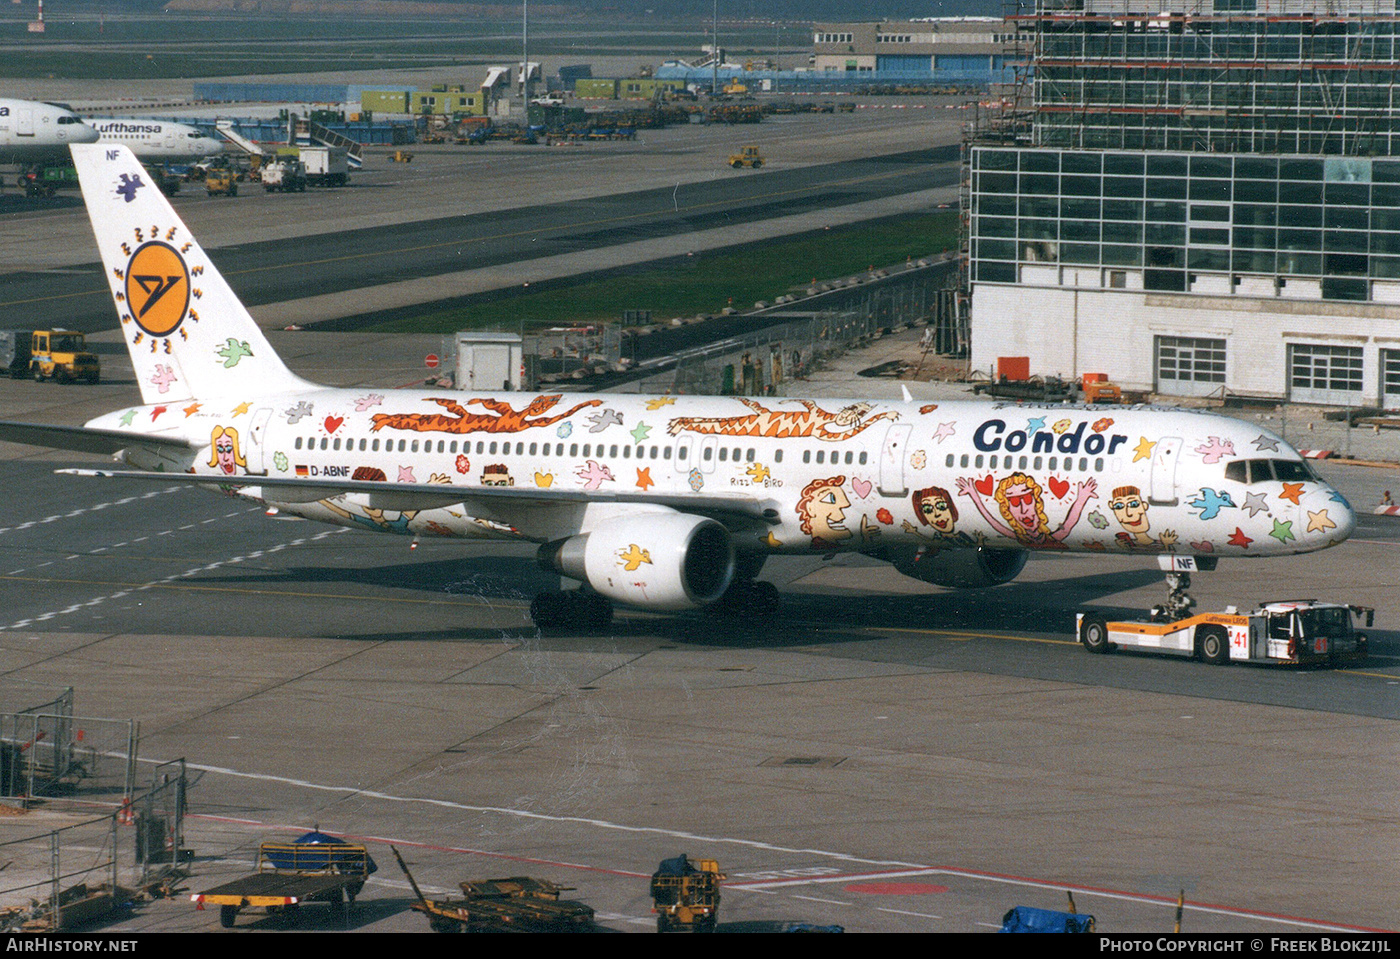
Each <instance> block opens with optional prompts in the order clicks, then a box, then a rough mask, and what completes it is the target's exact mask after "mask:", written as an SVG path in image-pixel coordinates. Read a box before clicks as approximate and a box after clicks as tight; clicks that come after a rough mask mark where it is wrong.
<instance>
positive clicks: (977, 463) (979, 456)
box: [972, 453, 982, 470]
mask: <svg viewBox="0 0 1400 959" xmlns="http://www.w3.org/2000/svg"><path fill="white" fill-rule="evenodd" d="M972 466H973V468H974V469H979V470H980V469H981V468H982V454H981V453H978V454H977V458H976V459H975V460H973V461H972Z"/></svg>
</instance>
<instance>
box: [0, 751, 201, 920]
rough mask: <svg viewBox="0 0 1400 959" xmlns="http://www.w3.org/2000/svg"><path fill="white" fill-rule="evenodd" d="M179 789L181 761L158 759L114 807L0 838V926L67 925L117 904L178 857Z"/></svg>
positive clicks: (181, 830)
mask: <svg viewBox="0 0 1400 959" xmlns="http://www.w3.org/2000/svg"><path fill="white" fill-rule="evenodd" d="M186 790H187V780H186V776H185V762H184V760H183V759H181V760H177V761H175V762H172V763H165V764H163V765H160V766H157V767H156V768H155V771H154V773H153V774H152V777H151V786H150V788H149V789H148V790H147V791H146V792H145V793H144V794H143V795H141V796H138V797H136V798H135V799H134V800H131V799H124V800H123V801H121V802H120V803H114V805H116V807H117V808H116V809H115V811H114V812H111V813H109V814H107V815H104V816H98V817H93V818H85V819H80V820H79V821H75V822H71V823H69V824H67V825H63V826H60V827H58V828H55V829H51V830H49V831H46V832H37V831H36V832H32V833H30V834H28V835H26V836H24V837H21V838H17V839H12V840H10V841H8V842H4V843H0V862H4V863H5V868H4V871H3V873H0V929H3V930H5V931H21V930H24V931H51V930H58V929H73V928H77V927H79V926H82V925H84V924H86V923H89V922H92V921H96V920H98V919H100V918H102V917H103V916H106V915H108V914H110V913H111V912H113V911H114V910H118V909H121V908H123V907H124V906H125V905H126V904H127V903H128V902H129V901H130V900H131V898H132V896H133V894H132V892H131V890H134V889H141V888H145V887H148V886H149V885H151V884H152V882H153V879H154V878H155V876H156V874H157V873H159V872H162V871H170V870H173V869H175V868H176V867H177V866H178V864H179V863H180V862H181V861H182V860H183V859H184V858H185V857H184V856H183V855H182V850H183V836H184V814H185V795H186ZM59 805H61V804H59ZM46 812H50V813H52V814H53V815H56V816H64V815H65V813H63V812H62V810H61V809H60V808H57V807H55V808H52V809H46ZM132 827H134V829H133V828H132Z"/></svg>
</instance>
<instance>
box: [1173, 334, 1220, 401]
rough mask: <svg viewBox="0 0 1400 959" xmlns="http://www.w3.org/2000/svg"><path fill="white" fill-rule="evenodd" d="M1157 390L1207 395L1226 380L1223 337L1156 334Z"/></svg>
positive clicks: (1186, 394) (1180, 394)
mask: <svg viewBox="0 0 1400 959" xmlns="http://www.w3.org/2000/svg"><path fill="white" fill-rule="evenodd" d="M1156 346H1157V391H1158V392H1160V393H1166V394H1168V395H1171V396H1207V395H1209V394H1211V393H1214V392H1216V391H1218V390H1219V389H1220V387H1221V386H1222V385H1223V384H1224V383H1225V341H1224V340H1223V339H1212V338H1208V337H1201V336H1159V337H1157V338H1156Z"/></svg>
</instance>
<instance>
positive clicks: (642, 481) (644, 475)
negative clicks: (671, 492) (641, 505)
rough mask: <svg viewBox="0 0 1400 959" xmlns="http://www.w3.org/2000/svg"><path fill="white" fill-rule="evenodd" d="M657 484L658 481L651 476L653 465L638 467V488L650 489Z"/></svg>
mask: <svg viewBox="0 0 1400 959" xmlns="http://www.w3.org/2000/svg"><path fill="white" fill-rule="evenodd" d="M655 485H656V481H655V480H653V479H652V478H651V467H650V466H639V467H637V488H638V489H640V490H649V489H651V488H652V487H653V486H655Z"/></svg>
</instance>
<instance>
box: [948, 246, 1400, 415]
mask: <svg viewBox="0 0 1400 959" xmlns="http://www.w3.org/2000/svg"><path fill="white" fill-rule="evenodd" d="M1037 269H1039V270H1046V269H1049V268H1048V267H1037ZM1041 279H1043V278H1041ZM1158 336H1177V337H1213V338H1217V339H1223V340H1225V342H1226V351H1227V359H1226V373H1225V376H1226V379H1225V384H1224V385H1225V387H1226V389H1228V390H1229V391H1230V392H1232V393H1240V394H1246V395H1258V396H1271V397H1279V398H1284V397H1286V396H1287V395H1288V369H1287V364H1288V348H1289V346H1290V345H1292V344H1321V345H1337V346H1360V347H1362V350H1363V362H1364V373H1363V375H1364V380H1363V384H1364V389H1363V394H1362V397H1361V399H1362V400H1363V401H1365V402H1368V403H1374V402H1377V401H1378V398H1379V394H1380V378H1381V377H1380V362H1381V356H1380V351H1381V350H1383V349H1396V344H1397V340H1400V306H1395V305H1388V304H1378V303H1342V302H1335V301H1308V300H1284V299H1280V298H1269V299H1266V298H1261V297H1246V296H1239V295H1236V296H1200V295H1186V294H1174V293H1153V292H1146V291H1142V290H1134V289H1104V288H1095V289H1075V288H1069V287H1048V286H1028V285H1020V286H1010V285H1001V284H986V283H979V284H975V285H974V286H973V290H972V353H971V363H972V368H973V369H975V370H981V371H984V372H989V371H992V370H994V369H995V367H996V360H997V357H1000V356H1028V357H1030V370H1031V373H1032V374H1033V375H1041V376H1048V375H1056V376H1061V377H1064V378H1066V379H1078V378H1079V377H1080V376H1081V375H1082V374H1084V373H1105V374H1107V375H1108V377H1109V379H1111V380H1112V381H1113V382H1115V383H1117V384H1119V385H1120V386H1122V387H1123V388H1124V389H1129V390H1155V389H1156V388H1157V383H1156V369H1155V365H1156V349H1155V342H1156V337H1158Z"/></svg>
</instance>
